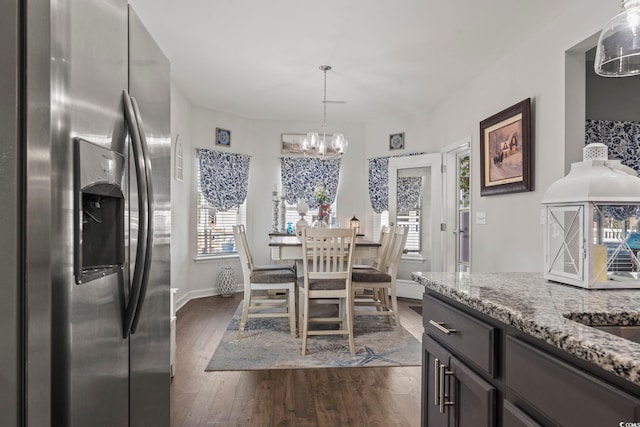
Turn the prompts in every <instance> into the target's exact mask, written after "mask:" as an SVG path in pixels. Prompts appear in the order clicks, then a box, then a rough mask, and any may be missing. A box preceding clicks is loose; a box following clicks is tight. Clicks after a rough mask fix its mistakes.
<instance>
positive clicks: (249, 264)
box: [233, 224, 253, 277]
mask: <svg viewBox="0 0 640 427" xmlns="http://www.w3.org/2000/svg"><path fill="white" fill-rule="evenodd" d="M233 236H234V237H235V239H236V247H237V248H238V254H239V255H240V264H241V265H242V273H243V274H244V275H245V277H249V276H248V275H250V274H251V271H252V270H253V258H252V257H251V250H250V249H249V244H248V243H247V234H246V232H245V227H244V225H241V224H240V225H234V226H233Z"/></svg>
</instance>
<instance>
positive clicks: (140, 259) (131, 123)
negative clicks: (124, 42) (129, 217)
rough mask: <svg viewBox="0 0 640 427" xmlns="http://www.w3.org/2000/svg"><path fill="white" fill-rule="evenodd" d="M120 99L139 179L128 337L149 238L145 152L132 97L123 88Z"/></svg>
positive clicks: (125, 324) (125, 332)
mask: <svg viewBox="0 0 640 427" xmlns="http://www.w3.org/2000/svg"><path fill="white" fill-rule="evenodd" d="M122 99H123V103H124V115H125V119H126V121H127V128H128V129H129V134H130V136H131V141H132V144H131V147H132V151H133V160H134V168H135V172H136V181H137V183H138V247H137V251H136V261H135V267H134V270H133V279H132V280H131V288H130V291H129V303H128V304H127V305H126V309H125V313H124V319H123V330H122V337H123V338H125V339H126V338H128V337H129V333H130V332H131V325H132V324H133V318H134V315H135V311H136V308H137V307H138V302H139V300H140V294H141V289H142V284H143V282H144V277H145V275H144V265H145V262H146V259H147V256H146V254H147V249H148V248H147V242H148V236H147V233H148V223H149V212H148V202H147V197H148V189H147V173H146V163H145V158H144V152H143V149H142V141H141V140H140V130H139V126H138V121H137V119H136V114H135V111H134V108H133V103H132V102H131V97H130V96H129V94H128V93H127V91H126V90H124V91H123V94H122Z"/></svg>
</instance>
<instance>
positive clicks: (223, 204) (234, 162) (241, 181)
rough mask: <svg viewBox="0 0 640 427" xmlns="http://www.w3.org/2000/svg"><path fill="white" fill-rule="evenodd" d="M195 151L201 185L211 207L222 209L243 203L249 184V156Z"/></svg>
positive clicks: (201, 150)
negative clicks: (198, 163)
mask: <svg viewBox="0 0 640 427" xmlns="http://www.w3.org/2000/svg"><path fill="white" fill-rule="evenodd" d="M197 152H198V160H199V162H200V188H201V189H202V194H203V195H204V198H205V199H206V200H207V203H208V204H209V205H210V207H211V208H212V209H214V210H215V211H218V212H224V211H226V210H229V209H231V208H234V207H238V206H240V205H241V204H242V203H244V201H245V199H246V198H247V188H248V186H249V160H250V156H247V155H245V154H233V153H227V152H222V151H213V150H207V149H203V148H199V149H198V150H197Z"/></svg>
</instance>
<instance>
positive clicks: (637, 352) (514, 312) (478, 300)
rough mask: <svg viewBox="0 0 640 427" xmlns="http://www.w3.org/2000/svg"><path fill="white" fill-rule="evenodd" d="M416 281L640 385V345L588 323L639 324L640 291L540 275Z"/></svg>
mask: <svg viewBox="0 0 640 427" xmlns="http://www.w3.org/2000/svg"><path fill="white" fill-rule="evenodd" d="M412 279H413V280H414V281H416V282H418V283H420V284H423V285H424V286H425V287H427V288H428V289H431V290H433V291H435V292H438V293H440V294H442V295H444V296H446V297H449V298H451V299H453V300H455V301H458V302H460V303H462V304H464V305H467V306H469V307H470V308H472V309H474V310H477V311H479V312H481V313H484V314H486V315H488V316H490V317H492V318H494V319H496V320H499V321H500V322H503V323H506V324H508V325H511V326H513V327H515V328H516V329H518V330H520V331H522V332H524V333H526V334H528V335H531V336H533V337H535V338H539V339H541V340H543V341H545V342H547V343H549V344H551V345H553V346H555V347H557V348H559V349H561V350H563V351H566V352H567V353H570V354H572V355H574V356H576V357H579V358H580V359H584V360H586V361H589V362H592V363H594V364H596V365H598V366H599V367H600V368H602V369H604V370H606V371H609V372H612V373H613V374H615V375H617V376H619V377H621V378H624V379H626V380H628V381H630V382H632V383H635V384H638V385H640V344H637V343H635V342H633V341H630V340H627V339H624V338H619V337H617V336H615V335H612V334H609V333H607V332H603V331H600V330H597V329H595V328H591V327H589V326H586V325H594V326H596V325H614V324H615V325H640V290H587V289H581V288H577V287H573V286H569V285H562V284H558V283H551V282H548V281H546V280H544V279H543V277H542V274H538V273H471V274H465V273H461V274H456V273H420V272H417V273H413V274H412ZM567 317H569V318H571V319H573V320H569V318H567ZM580 322H581V323H580Z"/></svg>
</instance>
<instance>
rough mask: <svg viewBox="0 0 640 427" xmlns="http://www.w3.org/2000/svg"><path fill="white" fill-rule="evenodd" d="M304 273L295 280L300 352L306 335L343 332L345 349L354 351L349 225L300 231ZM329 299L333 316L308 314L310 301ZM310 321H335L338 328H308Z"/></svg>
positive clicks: (352, 235) (304, 349) (353, 237)
mask: <svg viewBox="0 0 640 427" xmlns="http://www.w3.org/2000/svg"><path fill="white" fill-rule="evenodd" d="M301 240H302V254H303V257H305V259H304V260H303V262H302V265H303V269H304V274H303V276H302V277H300V278H299V279H298V291H299V297H300V303H299V310H300V321H299V325H300V326H299V327H300V330H301V334H302V355H303V356H304V355H306V352H307V338H308V337H309V336H310V335H335V334H338V335H347V337H348V340H349V350H350V351H351V354H352V355H354V354H355V344H354V340H353V323H352V322H353V314H352V309H353V304H352V301H351V299H352V291H351V270H352V262H353V250H354V247H355V241H356V232H355V229H352V228H305V229H303V231H302V238H301ZM313 301H321V302H325V303H326V302H330V303H331V302H333V303H334V304H335V303H337V304H338V305H339V306H340V308H339V310H338V315H337V316H335V315H334V316H331V317H320V315H316V314H314V317H311V314H310V312H309V311H310V310H309V307H310V302H313ZM312 323H321V324H334V323H336V324H339V327H338V329H310V328H309V325H310V324H312Z"/></svg>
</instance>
